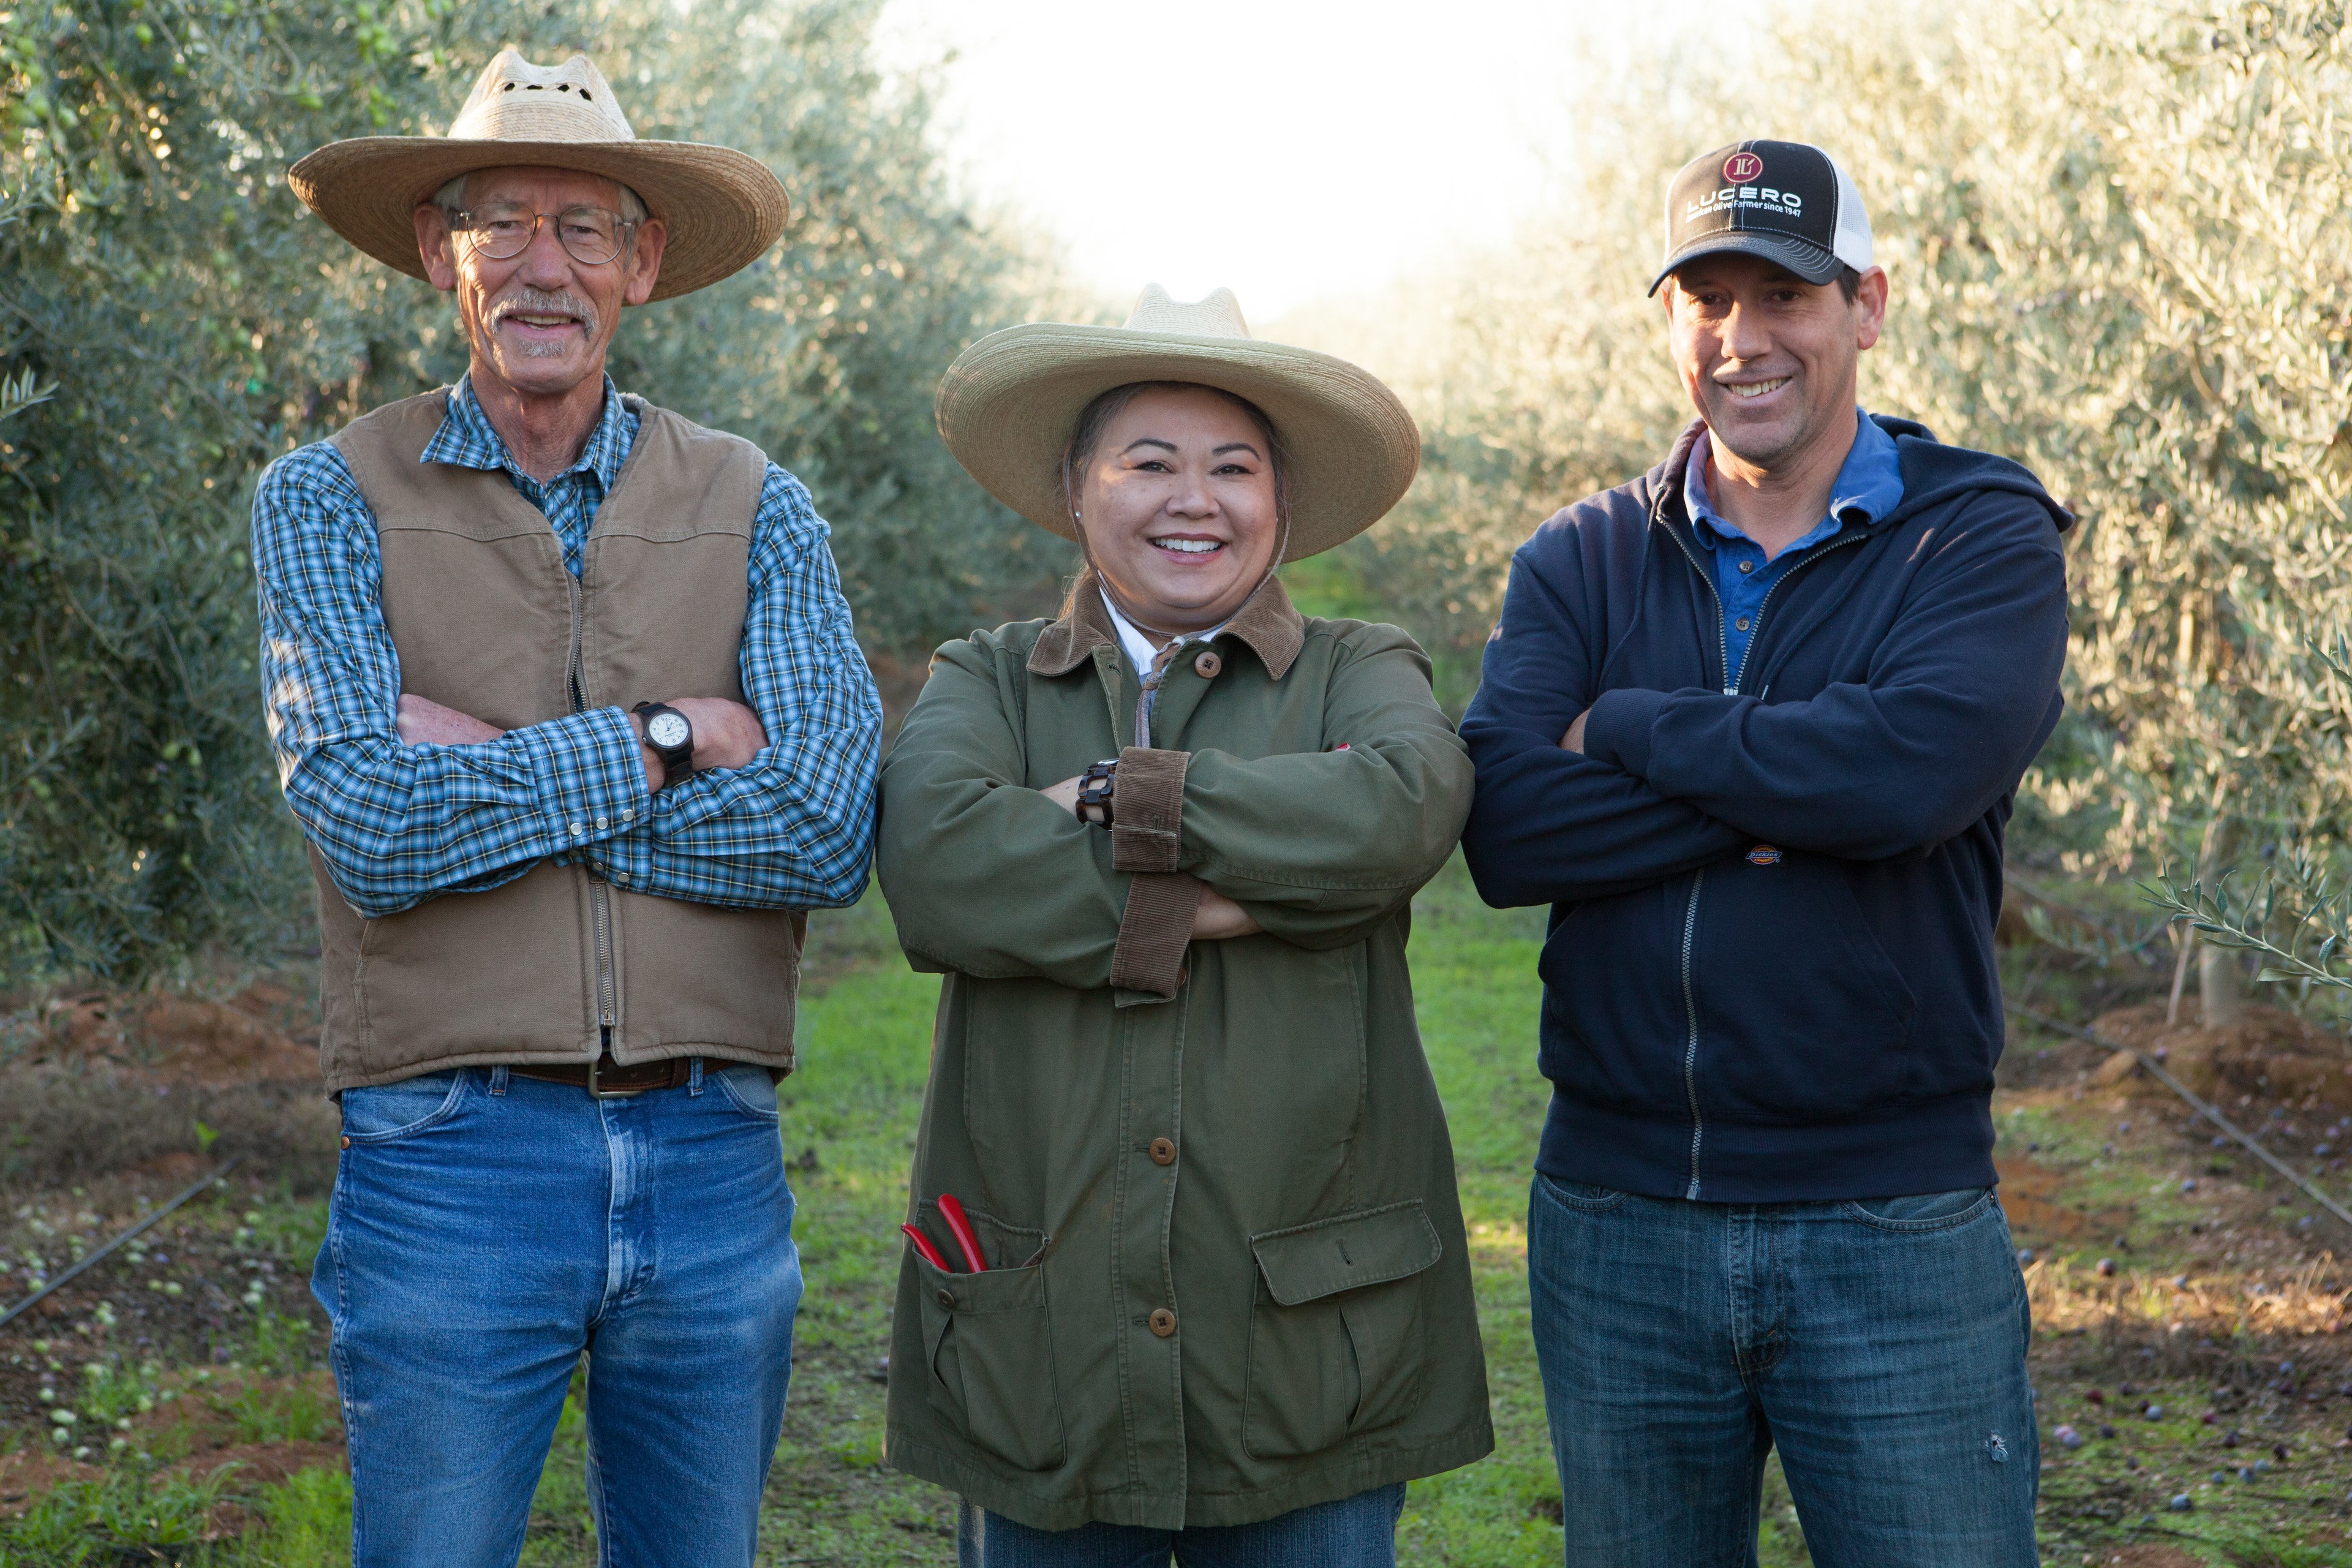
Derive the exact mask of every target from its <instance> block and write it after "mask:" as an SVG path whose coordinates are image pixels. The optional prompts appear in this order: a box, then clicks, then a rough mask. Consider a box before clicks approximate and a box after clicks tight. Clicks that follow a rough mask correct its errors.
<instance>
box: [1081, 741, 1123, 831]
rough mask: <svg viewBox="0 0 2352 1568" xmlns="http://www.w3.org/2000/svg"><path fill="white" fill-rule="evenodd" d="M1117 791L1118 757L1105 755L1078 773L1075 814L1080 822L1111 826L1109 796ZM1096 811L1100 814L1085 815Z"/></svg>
mask: <svg viewBox="0 0 2352 1568" xmlns="http://www.w3.org/2000/svg"><path fill="white" fill-rule="evenodd" d="M1117 794H1118V758H1117V757H1107V758H1105V759H1104V760H1103V761H1101V762H1099V763H1095V764H1094V766H1092V767H1090V768H1088V769H1087V771H1086V772H1085V773H1080V774H1079V775H1078V804H1077V807H1076V810H1077V814H1078V820H1079V821H1080V822H1087V823H1092V824H1094V825H1095V826H1097V827H1108V826H1111V797H1112V796H1113V795H1117ZM1089 811H1098V812H1100V813H1101V814H1102V815H1100V816H1089V815H1087V814H1088V812H1089Z"/></svg>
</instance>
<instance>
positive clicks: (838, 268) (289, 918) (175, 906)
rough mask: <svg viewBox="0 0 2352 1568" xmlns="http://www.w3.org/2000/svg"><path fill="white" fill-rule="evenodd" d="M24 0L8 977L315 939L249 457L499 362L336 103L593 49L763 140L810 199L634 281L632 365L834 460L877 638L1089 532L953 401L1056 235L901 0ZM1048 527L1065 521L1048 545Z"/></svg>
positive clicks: (670, 400) (5, 896)
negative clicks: (343, 208) (349, 241)
mask: <svg viewBox="0 0 2352 1568" xmlns="http://www.w3.org/2000/svg"><path fill="white" fill-rule="evenodd" d="M8 6H9V0H0V568H5V570H0V986H8V985H22V984H26V983H29V982H33V981H37V980H40V979H42V978H44V977H53V976H58V975H65V974H80V975H89V976H95V977H99V978H102V979H107V980H110V981H114V982H118V983H131V982H135V981H137V980H138V979H140V978H141V977H142V976H144V975H149V974H152V973H156V972H158V971H159V970H165V969H169V968H171V967H172V966H173V965H176V964H180V963H184V962H185V961H186V960H187V959H188V958H189V957H190V956H191V955H192V954H196V953H199V952H202V951H203V950H204V949H205V947H206V946H207V945H208V944H213V943H216V942H227V943H230V944H232V945H234V946H241V947H244V948H246V949H248V950H251V949H255V948H260V947H268V945H270V944H273V943H278V942H286V941H288V940H296V941H299V940H302V939H301V938H300V936H299V927H300V921H301V920H302V910H303V907H304V903H305V900H304V897H303V895H302V893H301V890H300V889H301V880H300V876H299V864H298V860H297V850H298V847H299V846H298V844H297V841H296V839H295V838H294V836H293V834H292V831H291V829H290V826H289V823H288V821H287V818H286V814H285V812H284V811H283V809H282V807H281V806H280V805H278V801H277V799H276V788H275V784H276V781H275V779H274V776H273V774H272V771H271V766H270V762H269V758H268V752H267V748H266V746H265V744H264V742H263V736H262V733H261V721H260V708H259V702H258V700H257V698H258V693H257V690H256V688H255V681H256V679H257V677H256V645H255V637H256V632H255V622H254V616H253V611H252V581H251V568H250V563H249V562H248V561H247V557H246V553H245V552H246V548H247V521H248V519H247V514H248V509H249V505H250V498H251V490H252V485H253V481H254V479H255V477H256V476H257V473H258V471H259V469H260V468H262V467H263V466H264V465H265V464H267V463H268V461H269V460H270V459H271V458H275V457H277V456H278V455H279V454H281V453H283V452H285V451H287V450H289V449H290V448H291V447H294V446H296V445H299V444H300V443H302V442H305V441H309V440H313V439H316V438H318V437H321V436H324V435H326V434H328V433H330V432H331V430H333V429H334V428H335V427H336V426H339V425H341V424H342V423H344V422H345V421H347V420H348V419H350V418H351V417H352V416H354V415H356V414H358V413H360V412H362V411H363V410H364V409H366V408H367V407H370V406H372V405H375V404H377V403H380V402H383V401H385V400H388V399H390V398H392V397H395V396H400V395H406V394H408V393H411V392H414V391H417V390H421V389H423V388H425V387H427V386H430V385H433V384H438V383H440V382H443V381H446V380H447V379H449V378H451V377H452V376H454V375H455V374H457V372H458V371H459V370H460V369H462V366H463V360H462V355H461V352H460V350H459V348H458V345H457V342H456V341H455V336H454V332H453V330H452V316H451V312H450V310H449V309H448V306H447V304H446V301H445V300H442V298H441V297H440V296H438V295H436V293H434V291H433V290H432V289H429V288H427V287H426V286H425V285H424V284H421V283H418V282H416V281H415V280H413V279H408V278H405V277H403V276H400V275H397V274H394V273H393V272H391V271H389V270H388V269H386V268H383V267H381V266H379V265H377V264H376V263H374V262H373V261H369V260H366V259H365V258H361V257H359V256H358V255H357V254H356V253H355V252H353V251H352V250H351V249H350V248H349V247H346V246H344V245H343V244H342V243H341V241H340V240H338V239H337V238H335V237H334V236H333V235H331V233H330V232H328V231H327V230H326V228H325V227H324V226H323V225H321V224H320V223H319V222H318V220H317V219H316V218H314V217H312V216H310V214H308V213H307V212H306V211H305V210H304V209H303V208H302V207H301V205H299V203H298V202H297V201H296V200H295V199H294V197H293V196H292V195H290V194H289V191H288V189H287V187H286V184H285V180H284V173H285V170H286V168H287V166H288V165H289V164H290V163H292V162H293V160H294V159H296V158H298V157H299V156H300V155H301V154H303V153H306V152H308V151H310V149H311V148H313V147H316V146H319V145H320V144H322V143H324V142H328V141H331V140H333V139H335V138H337V137H341V136H349V135H358V134H365V133H370V132H433V131H437V130H439V129H440V128H442V127H443V126H444V125H446V122H447V120H448V118H449V117H450V116H451V115H453V114H454V113H455V111H456V109H457V104H458V102H459V101H460V100H462V98H463V96H464V94H465V92H466V89H467V87H468V86H469V85H470V83H471V81H472V79H473V78H474V77H475V75H476V74H478V72H479V70H480V69H481V68H482V66H483V65H484V63H485V62H486V61H487V60H488V58H489V57H490V55H491V54H492V53H494V52H495V51H496V50H497V49H498V48H499V47H502V46H507V45H512V46H514V47H520V48H521V49H522V50H524V52H525V53H526V54H529V55H530V56H532V57H533V58H541V59H546V58H560V57H561V56H562V54H564V53H567V52H569V51H570V50H572V49H573V48H586V49H588V50H589V51H590V52H592V53H593V55H594V56H595V57H596V58H598V59H599V60H600V62H601V63H602V64H603V65H604V68H606V70H607V71H608V73H610V74H611V75H612V76H613V78H614V79H615V81H616V83H618V84H619V86H620V90H621V91H622V92H623V94H624V96H625V103H626V106H627V108H628V109H629V110H630V111H631V113H632V115H633V117H634V119H635V125H636V129H637V131H638V133H639V134H640V135H648V136H690V137H698V138H703V139H708V140H711V141H718V142H728V143H730V144H731V145H735V146H739V147H741V148H743V149H744V150H746V151H748V152H750V153H752V154H754V155H755V156H759V157H761V158H763V159H765V160H767V161H768V162H769V163H771V165H772V167H774V168H775V169H776V171H777V173H778V174H779V175H780V176H781V177H782V179H783V181H784V184H785V186H786V188H787V190H788V191H790V192H791V193H792V195H793V208H794V210H793V223H792V226H791V228H790V229H789V231H788V232H787V233H786V235H785V236H784V238H783V240H782V243H781V244H780V245H779V246H778V247H776V248H775V249H774V250H772V252H770V253H769V254H768V255H767V256H766V257H764V258H761V261H760V262H758V263H757V264H755V266H754V267H753V268H751V269H750V270H748V271H747V272H746V273H744V274H742V275H740V276H739V277H738V278H736V279H731V280H730V281H729V282H728V283H726V284H723V285H721V286H719V287H717V288H714V289H708V290H705V291H703V292H701V293H698V294H696V295H693V296H689V297H688V298H687V299H684V300H678V301H676V302H671V303H666V304H663V305H656V306H651V307H648V308H647V309H646V310H643V311H642V312H632V314H631V317H630V319H629V321H627V322H625V325H624V329H623V336H622V339H621V342H620V345H619V351H618V353H617V355H616V359H615V363H614V369H615V374H616V376H617V377H618V378H619V379H620V380H621V381H622V382H623V384H625V385H627V386H629V387H630V388H631V389H632V390H635V391H639V392H643V393H645V394H646V395H649V396H652V397H654V398H656V400H658V401H662V402H665V403H667V404H668V405H672V406H675V407H677V408H678V409H680V410H681V411H683V412H685V413H687V414H688V415H689V416H694V417H697V418H701V419H706V420H709V421H713V422H716V423H719V424H722V425H725V426H730V427H731V428H734V429H737V430H740V431H741V432H742V433H743V434H745V435H747V436H750V437H752V438H754V439H756V440H759V441H761V443H763V444H764V445H765V446H766V447H768V449H769V451H770V452H771V453H772V455H774V456H775V457H776V458H778V459H779V460H780V461H782V462H783V463H785V464H786V465H787V466H788V467H791V468H794V469H795V470H796V471H798V472H799V473H800V474H801V475H802V476H803V478H805V479H808V480H809V481H810V483H811V484H812V486H813V487H814V488H815V489H816V493H817V495H818V499H819V503H820V507H821V510H824V511H825V513H826V514H827V515H828V517H829V518H830V520H831V521H832V522H833V523H834V525H835V548H836V551H837V552H838V553H839V554H840V556H841V558H842V562H843V565H844V574H845V580H846V581H847V582H848V584H850V587H851V590H852V594H853V603H854V604H855V605H856V608H857V609H858V611H859V614H860V621H861V629H862V630H864V631H865V632H866V635H867V636H868V637H869V638H871V639H873V640H874V642H875V643H876V644H877V645H878V646H884V647H890V646H903V645H907V644H911V643H916V642H919V641H920V640H921V639H924V638H927V637H933V636H936V635H939V634H940V633H941V632H942V631H955V630H962V629H964V628H965V627H966V626H969V625H970V624H971V622H970V620H968V619H965V618H964V617H967V616H977V615H980V614H982V612H983V610H984V608H985V606H987V605H991V604H992V603H993V602H995V601H996V600H997V599H1000V598H1002V597H1003V596H1004V595H1007V594H1010V593H1013V592H1015V591H1016V590H1017V589H1018V587H1019V586H1020V585H1021V584H1023V583H1024V582H1026V581H1028V580H1029V579H1031V578H1034V577H1036V576H1038V575H1040V574H1050V573H1051V572H1052V570H1053V569H1054V567H1055V564H1056V563H1055V561H1053V560H1051V559H1047V558H1045V557H1041V555H1040V554H1039V552H1036V551H1035V550H1034V548H1032V547H1030V546H1028V545H1026V544H1025V543H1024V542H1022V535H1021V532H1020V531H1018V530H1016V529H1015V528H1013V525H1012V524H1011V522H1010V521H1009V520H1008V518H1007V515H1006V514H1005V513H1003V511H1002V510H1001V509H997V508H995V507H994V506H993V505H992V503H990V502H989V501H988V500H986V498H985V497H984V496H982V494H981V493H980V492H979V491H978V490H977V489H975V488H974V487H972V486H971V485H970V484H969V482H968V481H966V480H965V479H963V477H962V476H961V473H960V472H959V471H958V470H956V469H955V468H953V466H952V465H951V464H950V463H949V462H947V460H946V459H945V458H944V457H943V456H942V455H941V454H940V453H939V451H938V450H937V443H936V441H935V440H933V439H931V438H929V392H930V385H931V383H932V380H933V379H934V378H935V377H936V375H937V374H938V371H939V370H940V368H941V367H943V366H944V365H945V364H946V363H948V361H949V360H950V358H952V357H953V355H954V354H955V353H957V352H958V351H959V350H960V349H961V347H962V346H963V345H964V344H965V343H966V342H969V341H970V340H971V338H973V337H974V336H977V335H978V334H979V333H981V332H982V331H986V330H988V329H990V328H992V327H994V326H997V325H1001V324H1003V323H1004V322H1006V321H1013V320H1019V319H1021V318H1022V317H1024V315H1026V314H1028V313H1030V312H1031V311H1032V310H1035V309H1037V308H1038V304H1037V301H1038V300H1040V299H1041V298H1044V297H1046V295H1047V293H1048V291H1049V290H1050V289H1052V287H1053V279H1052V277H1051V273H1050V269H1049V268H1048V267H1047V266H1046V264H1045V260H1044V259H1043V258H1040V257H1038V256H1037V255H1035V254H1034V253H1033V252H1032V251H1031V250H1030V249H1028V248H1027V247H1024V246H1022V245H1019V244H1015V243H1013V242H1011V241H1009V240H1007V239H1005V238H1003V237H1001V236H1000V235H999V233H998V232H997V230H996V229H995V227H994V226H992V224H991V223H990V222H989V220H988V218H987V216H986V215H985V214H982V213H978V212H975V211H972V210H971V209H970V208H969V207H968V206H966V205H962V204H961V203H960V202H959V201H958V200H957V199H956V198H955V197H954V196H953V195H952V194H951V193H950V192H949V191H948V190H947V189H946V188H945V186H944V184H943V183H942V181H941V179H940V172H939V170H938V169H937V167H936V163H935V160H934V158H933V156H932V154H931V153H930V151H929V144H928V143H927V142H926V140H925V126H926V116H927V114H928V112H929V102H928V99H927V96H926V94H925V91H924V89H923V84H922V83H921V82H920V81H915V82H906V81H899V80H891V79H884V78H883V77H881V76H880V75H878V74H877V71H876V70H875V69H874V68H873V65H872V63H871V58H870V53H869V50H868V47H867V40H868V35H869V32H870V30H871V27H872V25H873V22H874V19H875V16H876V13H877V10H878V8H879V0H805V3H803V4H798V5H794V4H782V5H753V4H750V3H748V0H713V3H712V4H709V5H698V6H696V7H695V8H694V9H693V10H692V11H691V12H687V11H683V10H680V9H678V8H676V7H672V6H668V5H641V6H634V7H625V6H621V5H612V4H603V3H597V0H553V3H551V4H550V3H547V0H541V3H537V4H531V5H522V4H518V3H514V0H475V3H472V4H467V5H462V6H461V5H457V4H454V3H453V0H382V3H375V0H76V3H74V4H62V3H58V0H18V3H16V5H14V6H13V8H8ZM1048 553H1050V552H1048Z"/></svg>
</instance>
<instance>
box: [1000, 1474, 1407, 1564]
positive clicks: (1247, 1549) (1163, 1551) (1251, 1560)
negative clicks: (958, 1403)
mask: <svg viewBox="0 0 2352 1568" xmlns="http://www.w3.org/2000/svg"><path fill="white" fill-rule="evenodd" d="M1403 1511H1404V1483H1403V1482H1402V1481H1399V1482H1397V1484H1396V1485H1394V1486H1391V1487H1380V1488H1376V1489H1373V1490H1371V1491H1368V1492H1358V1493H1357V1494H1356V1495H1355V1496H1354V1497H1351V1498H1341V1499H1340V1500H1339V1501H1337V1502H1319V1503H1316V1504H1314V1505H1312V1506H1311V1507H1307V1508H1295V1509H1292V1510H1290V1511H1289V1512H1288V1513H1279V1514H1276V1515H1275V1516H1274V1517H1273V1518H1272V1519H1268V1520H1262V1521H1259V1522H1258V1523H1256V1524H1223V1525H1201V1526H1195V1527H1194V1528H1192V1529H1190V1530H1143V1529H1139V1528H1138V1527H1137V1526H1134V1525H1128V1524H1100V1523H1097V1524H1082V1525H1080V1526H1078V1527H1077V1528H1076V1530H1033V1529H1031V1528H1030V1527H1029V1526H1027V1525H1025V1524H1015V1523H1013V1521H1011V1520H1009V1519H1006V1518H1005V1517H1004V1516H1003V1515H1002V1514H994V1513H991V1512H989V1511H988V1510H986V1509H982V1508H974V1507H973V1506H972V1505H971V1502H969V1501H968V1500H961V1499H960V1500H958V1502H957V1505H956V1564H957V1568H1168V1559H1169V1557H1170V1556H1171V1554H1172V1555H1173V1556H1174V1557H1175V1559H1176V1562H1177V1563H1178V1568H1396V1527H1397V1516H1398V1515H1399V1514H1401V1513H1402V1512H1403Z"/></svg>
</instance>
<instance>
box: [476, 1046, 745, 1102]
mask: <svg viewBox="0 0 2352 1568" xmlns="http://www.w3.org/2000/svg"><path fill="white" fill-rule="evenodd" d="M697 1060H699V1061H700V1062H701V1063H702V1070H703V1071H704V1072H705V1073H714V1072H720V1071H723V1070H725V1069H726V1068H731V1067H748V1066H751V1063H748V1062H730V1061H723V1060H721V1059H719V1058H717V1057H701V1058H695V1057H669V1058H664V1059H663V1060H661V1061H657V1062H634V1063H631V1064H630V1065H629V1066H627V1067H623V1066H622V1065H621V1064H620V1063H619V1062H616V1061H614V1059H613V1053H612V1052H610V1051H607V1052H605V1053H604V1055H603V1056H601V1057H599V1058H596V1059H595V1060H594V1061H593V1062H586V1063H583V1064H582V1065H580V1066H578V1067H572V1066H570V1065H568V1064H565V1063H557V1062H532V1063H530V1065H529V1066H520V1065H517V1066H509V1068H507V1071H508V1072H509V1073H511V1074H513V1075H514V1076H515V1077H517V1078H531V1079H539V1080H540V1081H541V1082H542V1083H568V1084H570V1085H571V1086H572V1088H574V1089H586V1090H587V1091H588V1092H589V1093H590V1094H592V1095H594V1096H595V1097H597V1098H598V1099H600V1100H618V1099H622V1098H624V1097H625V1096H628V1095H632V1094H643V1093H645V1092H646V1090H647V1089H680V1088H683V1087H684V1086H686V1085H687V1084H688V1083H691V1082H693V1081H694V1064H695V1062H696V1061H697ZM766 1070H767V1069H766V1068H761V1071H763V1072H764V1071H766ZM769 1076H770V1077H771V1079H772V1078H773V1077H774V1075H773V1074H772V1073H771V1074H770V1075H769Z"/></svg>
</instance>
